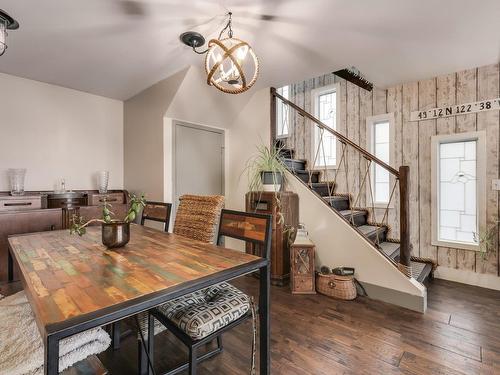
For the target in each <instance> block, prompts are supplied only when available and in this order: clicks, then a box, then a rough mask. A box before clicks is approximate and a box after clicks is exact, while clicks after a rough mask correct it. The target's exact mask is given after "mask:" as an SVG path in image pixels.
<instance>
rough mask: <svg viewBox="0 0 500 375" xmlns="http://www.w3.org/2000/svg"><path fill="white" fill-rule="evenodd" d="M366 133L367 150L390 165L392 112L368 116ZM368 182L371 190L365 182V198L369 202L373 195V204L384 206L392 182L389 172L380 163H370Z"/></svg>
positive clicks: (392, 132) (388, 196)
mask: <svg viewBox="0 0 500 375" xmlns="http://www.w3.org/2000/svg"><path fill="white" fill-rule="evenodd" d="M366 133H367V134H366V140H367V145H368V151H370V152H371V153H372V154H373V155H375V156H376V157H377V158H378V159H380V160H382V161H383V162H384V163H386V164H389V165H391V163H392V162H393V157H392V155H393V149H394V114H393V113H386V114H383V115H378V116H371V117H368V118H367V119H366ZM370 182H371V191H370V186H369V184H367V200H368V201H369V202H370V201H371V196H372V195H373V203H374V205H375V206H383V207H386V206H387V204H388V203H389V200H390V194H391V189H392V184H393V183H394V182H393V181H392V179H391V176H390V174H389V172H388V171H387V170H386V169H384V168H383V167H381V166H380V165H377V164H376V163H372V168H371V171H370Z"/></svg>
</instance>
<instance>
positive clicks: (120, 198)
mask: <svg viewBox="0 0 500 375" xmlns="http://www.w3.org/2000/svg"><path fill="white" fill-rule="evenodd" d="M104 199H106V201H107V202H108V203H110V204H123V203H125V196H124V194H123V193H108V194H90V195H89V200H88V205H89V206H101V205H102V204H103V203H104Z"/></svg>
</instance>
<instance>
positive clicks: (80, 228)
mask: <svg viewBox="0 0 500 375" xmlns="http://www.w3.org/2000/svg"><path fill="white" fill-rule="evenodd" d="M129 199H130V208H129V209H128V212H127V215H126V216H125V218H124V219H123V220H116V219H113V218H112V216H114V213H113V212H112V211H111V208H112V206H111V205H110V204H109V203H108V202H107V201H106V200H104V204H103V206H102V219H92V220H88V221H87V222H85V221H84V219H83V218H82V217H81V216H76V215H73V218H72V220H71V228H70V233H71V234H73V233H76V234H78V235H79V236H83V235H84V234H85V233H86V231H87V229H86V228H87V226H88V225H89V224H91V223H101V226H102V243H103V245H104V246H106V247H107V248H108V249H112V248H116V247H123V246H125V245H126V244H127V243H128V242H129V240H130V223H131V222H133V221H134V220H135V218H136V217H137V215H138V213H139V211H140V210H141V209H142V208H144V207H145V205H146V199H145V198H144V195H142V196H141V197H140V198H138V197H137V196H135V195H131V196H129Z"/></svg>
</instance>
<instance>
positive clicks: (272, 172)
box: [245, 145, 287, 193]
mask: <svg viewBox="0 0 500 375" xmlns="http://www.w3.org/2000/svg"><path fill="white" fill-rule="evenodd" d="M245 170H246V171H247V175H248V188H249V190H250V191H272V192H276V193H277V192H279V191H280V190H281V188H282V186H283V185H284V184H285V182H286V175H285V172H286V170H287V167H286V165H285V164H284V162H283V158H282V157H281V148H275V147H273V148H270V147H267V146H264V145H260V146H257V154H256V155H255V156H253V157H252V158H250V159H249V160H248V161H247V164H246V167H245Z"/></svg>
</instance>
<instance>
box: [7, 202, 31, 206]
mask: <svg viewBox="0 0 500 375" xmlns="http://www.w3.org/2000/svg"><path fill="white" fill-rule="evenodd" d="M4 206H5V207H15V206H31V202H19V203H4Z"/></svg>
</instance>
